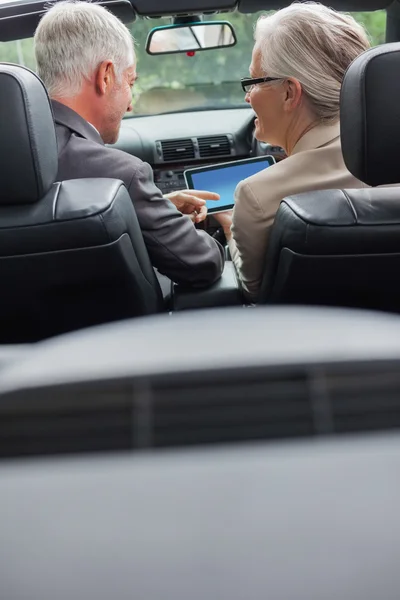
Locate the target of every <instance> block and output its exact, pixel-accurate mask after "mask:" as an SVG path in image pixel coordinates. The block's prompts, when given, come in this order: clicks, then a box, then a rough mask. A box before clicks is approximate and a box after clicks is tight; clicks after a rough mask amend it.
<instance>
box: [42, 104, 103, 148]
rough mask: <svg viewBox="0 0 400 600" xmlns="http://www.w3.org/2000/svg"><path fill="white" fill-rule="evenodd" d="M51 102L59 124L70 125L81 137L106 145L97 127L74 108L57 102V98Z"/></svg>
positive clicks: (69, 127) (55, 119)
mask: <svg viewBox="0 0 400 600" xmlns="http://www.w3.org/2000/svg"><path fill="white" fill-rule="evenodd" d="M51 104H52V107H53V113H54V121H55V122H56V123H57V124H58V125H63V126H64V127H68V129H71V130H72V131H74V132H75V133H77V134H78V135H79V136H80V137H83V138H85V139H87V140H92V141H93V142H97V143H98V144H102V145H104V142H103V140H102V138H101V136H100V134H99V132H98V131H97V129H96V128H95V127H93V125H91V124H90V123H88V122H87V121H85V119H84V118H83V117H81V116H80V115H79V114H78V113H77V112H75V111H74V110H72V108H69V107H68V106H65V104H62V103H61V102H57V101H56V100H52V101H51Z"/></svg>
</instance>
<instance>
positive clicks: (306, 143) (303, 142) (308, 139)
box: [292, 121, 340, 154]
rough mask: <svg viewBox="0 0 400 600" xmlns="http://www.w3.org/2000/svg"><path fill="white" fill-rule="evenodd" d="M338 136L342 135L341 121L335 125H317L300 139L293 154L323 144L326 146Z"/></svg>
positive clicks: (319, 146)
mask: <svg viewBox="0 0 400 600" xmlns="http://www.w3.org/2000/svg"><path fill="white" fill-rule="evenodd" d="M338 137H340V123H339V121H337V123H334V124H333V125H316V126H315V127H313V128H312V129H310V131H307V133H305V134H304V135H303V137H301V138H300V139H299V141H298V142H297V144H296V145H295V147H294V148H293V152H292V154H297V153H298V152H303V150H314V149H315V148H321V146H326V145H327V144H329V143H330V142H332V141H333V140H334V139H336V138H338Z"/></svg>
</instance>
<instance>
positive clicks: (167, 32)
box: [146, 21, 236, 54]
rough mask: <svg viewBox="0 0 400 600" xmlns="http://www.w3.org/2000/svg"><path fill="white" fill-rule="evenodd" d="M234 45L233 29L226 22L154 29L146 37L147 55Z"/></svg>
mask: <svg viewBox="0 0 400 600" xmlns="http://www.w3.org/2000/svg"><path fill="white" fill-rule="evenodd" d="M235 44H236V36H235V32H234V30H233V27H232V25H231V24H230V23H228V22H227V21H210V22H206V23H204V22H202V23H192V24H189V25H167V26H165V27H155V28H154V29H152V30H151V31H150V33H149V35H148V36H147V41H146V52H148V54H175V53H178V52H199V51H200V50H211V49H213V48H226V47H227V46H234V45H235Z"/></svg>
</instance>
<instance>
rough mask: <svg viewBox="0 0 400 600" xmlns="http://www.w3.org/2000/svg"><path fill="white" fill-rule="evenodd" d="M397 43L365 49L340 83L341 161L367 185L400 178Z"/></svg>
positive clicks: (399, 63)
mask: <svg viewBox="0 0 400 600" xmlns="http://www.w3.org/2000/svg"><path fill="white" fill-rule="evenodd" d="M399 74H400V43H398V42H396V43H393V44H385V45H383V46H378V47H376V48H371V49H370V50H367V51H366V52H364V53H363V54H361V55H360V56H358V57H357V58H356V60H355V61H354V62H353V63H352V64H351V65H350V67H349V68H348V70H347V72H346V74H345V76H344V80H343V85H342V91H341V98H340V129H341V140H342V151H343V157H344V162H345V163H346V166H347V168H348V169H349V171H350V172H351V173H352V174H353V175H354V176H355V177H357V179H360V180H361V181H364V182H365V183H367V184H369V185H373V186H375V185H383V184H391V183H400V165H399V157H400V76H399Z"/></svg>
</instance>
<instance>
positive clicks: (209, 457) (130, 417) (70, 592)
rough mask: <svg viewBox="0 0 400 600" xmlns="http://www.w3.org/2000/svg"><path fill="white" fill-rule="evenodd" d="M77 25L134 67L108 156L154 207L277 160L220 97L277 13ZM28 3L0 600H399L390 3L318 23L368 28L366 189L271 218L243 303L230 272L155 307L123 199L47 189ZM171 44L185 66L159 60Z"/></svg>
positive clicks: (300, 199) (300, 201)
mask: <svg viewBox="0 0 400 600" xmlns="http://www.w3.org/2000/svg"><path fill="white" fill-rule="evenodd" d="M100 4H101V5H102V6H105V7H106V8H108V9H109V10H110V11H111V12H113V13H114V14H115V15H117V16H118V17H119V18H120V19H121V20H122V21H123V22H124V23H126V24H127V25H128V26H129V27H131V28H132V29H131V31H132V33H133V35H134V36H135V38H136V43H137V53H138V57H139V58H138V69H139V79H138V84H137V90H138V91H134V94H137V95H136V96H135V95H134V111H133V114H132V115H131V114H127V115H126V116H125V118H124V119H123V121H122V125H121V131H120V136H119V139H118V141H117V142H116V144H115V147H116V148H118V149H120V150H123V151H125V152H128V153H130V154H132V155H134V156H137V157H139V158H140V159H142V160H143V161H145V162H148V163H149V164H150V165H151V167H152V169H153V173H154V180H155V183H156V185H157V186H158V187H159V188H160V189H161V191H162V192H163V193H167V192H170V191H176V190H180V189H184V188H185V187H186V185H185V179H184V171H185V170H186V169H188V168H191V167H202V166H206V165H214V164H224V163H229V162H233V161H235V160H237V159H247V158H252V157H259V156H265V155H271V156H273V157H274V159H275V160H276V161H280V160H285V153H284V150H283V149H282V148H280V147H277V146H274V145H272V144H269V143H268V142H259V141H258V140H256V139H255V137H254V135H253V133H254V119H255V115H254V112H253V111H252V109H251V108H250V107H249V106H248V104H246V103H245V102H244V97H243V96H244V95H243V93H242V92H241V89H240V78H241V77H243V76H245V75H247V71H248V64H249V63H250V53H246V51H247V49H250V52H251V47H252V44H253V26H254V22H255V20H256V18H257V16H258V15H259V14H260V11H269V10H277V9H279V8H282V7H283V6H285V5H287V4H288V3H287V2H285V1H284V0H276V1H275V2H272V1H268V0H105V1H101V2H100ZM46 6H47V3H46V2H44V1H43V0H40V1H37V0H34V1H27V0H11V1H9V0H0V118H1V127H0V156H1V164H2V166H1V171H0V172H1V175H0V280H1V281H2V286H1V296H0V298H1V300H0V309H1V310H0V473H1V476H0V509H1V510H0V515H1V516H0V530H1V532H2V534H1V536H0V539H1V541H0V597H1V598H4V599H7V600H8V599H10V600H13V599H14V598H15V599H16V600H25V599H26V600H28V599H29V600H50V599H52V600H53V599H54V598H57V600H64V599H65V600H67V599H68V600H69V599H70V598H85V599H88V600H90V599H92V598H93V599H94V598H96V600H103V599H104V600H106V599H108V598H110V597H111V596H112V597H114V598H115V600H125V599H128V598H132V597H134V598H135V599H138V600H141V599H142V598H143V599H145V598H146V600H147V599H154V600H158V599H160V600H161V598H162V599H163V600H164V599H165V598H171V599H172V598H173V599H174V600H181V599H182V600H183V599H185V600H187V599H188V598H191V599H193V600H196V599H197V598H198V599H199V600H200V598H205V597H210V598H218V599H220V598H225V597H226V598H230V599H231V600H242V599H243V598H246V599H248V600H250V599H253V598H254V600H255V599H256V598H260V597H265V596H266V595H267V596H270V597H272V598H277V599H279V598H282V600H291V599H293V600H295V599H304V600H306V599H307V600H309V599H310V598H318V599H321V600H325V599H326V600H336V599H337V598H341V599H344V600H358V599H360V600H361V599H362V600H372V599H374V600H375V599H376V598H377V597H379V598H382V599H383V600H391V599H393V600H395V599H396V600H397V599H398V598H399V594H400V576H399V572H398V568H397V562H398V561H397V556H398V552H399V539H400V536H399V532H398V528H399V526H396V524H395V523H396V522H398V519H396V515H397V510H396V509H397V504H398V500H399V498H400V486H399V483H398V482H399V479H398V476H397V472H398V468H399V463H400V443H399V437H398V428H399V427H400V378H399V375H398V373H399V360H400V320H399V319H400V317H399V313H400V283H399V282H398V280H397V272H398V270H399V267H400V187H399V183H400V181H399V180H400V169H399V166H398V162H399V161H398V157H399V155H400V142H399V140H400V118H399V117H400V104H399V101H398V99H399V97H400V78H399V76H398V73H399V71H400V3H399V2H397V0H396V1H395V2H393V3H392V4H389V3H388V2H387V1H386V0H348V1H347V0H334V1H333V2H330V3H329V6H331V7H333V8H336V9H337V10H343V11H352V12H354V13H360V11H362V15H367V16H368V15H378V13H379V18H381V17H382V18H383V19H384V25H385V26H384V30H383V31H382V32H380V33H379V35H380V36H381V37H379V35H378V34H376V35H377V36H378V37H376V38H374V39H375V42H376V43H374V44H373V47H372V48H371V50H368V51H367V52H365V53H364V54H362V55H361V56H359V57H358V58H357V59H356V60H355V61H354V62H353V63H352V65H351V66H350V67H349V69H348V71H347V72H346V75H345V78H344V81H343V85H342V90H341V105H340V126H341V141H342V151H343V157H344V161H345V164H346V166H347V168H348V170H349V171H350V172H351V173H352V174H353V175H354V176H355V177H357V178H358V179H360V180H361V181H363V182H364V183H365V184H367V185H368V186H369V187H366V188H363V189H353V190H339V189H337V190H325V191H315V192H310V193H304V194H299V195H295V196H291V197H287V198H284V199H283V200H282V202H281V205H280V208H279V210H278V213H277V215H276V218H275V222H274V225H273V228H272V233H271V237H270V241H269V247H268V254H267V256H266V257H265V266H264V274H263V281H262V286H261V294H260V298H259V302H258V304H257V305H252V304H250V303H249V302H248V301H246V299H245V297H244V295H243V293H242V290H241V288H240V284H239V281H238V278H237V276H236V272H235V269H234V266H233V263H232V262H231V261H230V260H227V261H226V264H225V269H224V272H223V274H222V277H221V278H220V279H219V280H218V281H217V282H216V283H214V284H213V285H211V286H209V287H207V288H203V289H191V288H187V287H185V286H182V285H177V284H174V283H170V282H167V284H166V285H163V286H161V285H160V280H159V278H158V277H157V275H156V273H155V271H154V269H153V267H152V265H151V262H150V259H149V256H148V253H147V250H146V246H145V243H144V241H143V237H142V234H141V230H140V227H139V223H138V220H137V217H136V213H135V209H134V206H133V204H132V201H131V199H130V196H129V194H128V192H127V190H126V188H125V187H124V185H123V183H122V182H121V181H119V180H113V179H104V178H103V179H100V178H99V179H80V180H69V181H57V143H56V136H55V127H54V120H53V114H52V110H51V105H50V102H49V98H48V95H47V92H46V90H45V88H44V85H43V83H42V82H41V81H40V79H39V78H38V76H37V75H36V74H35V72H34V71H35V66H34V64H33V63H32V60H33V59H32V56H33V54H32V36H33V34H34V31H35V28H36V27H37V24H38V22H39V20H40V18H41V16H42V15H43V14H44V12H45V10H46ZM375 11H378V12H376V13H375ZM360 14H361V13H360ZM367 16H365V17H364V18H367ZM208 22H210V26H211V25H212V27H214V28H215V27H217V26H218V23H222V22H223V23H224V25H223V28H224V29H223V32H224V35H223V36H221V35H220V34H218V35H219V38H218V40H219V41H215V39H216V38H214V37H213V36H211V37H210V40H211V41H210V42H209V43H208V47H207V44H205V43H204V42H202V43H200V41H199V40H200V38H201V36H199V34H197V35H194V34H193V31H194V30H196V28H197V30H198V28H201V27H203V26H204V27H205V23H208ZM225 23H226V25H225ZM170 25H171V32H172V33H173V34H174V35H175V37H176V40H178V42H179V44H182V45H181V46H180V47H179V49H178V50H177V49H176V48H177V47H178V46H176V47H175V46H173V47H172V46H171V47H170V48H167V50H164V51H160V50H159V49H157V48H159V46H157V43H158V42H157V35H158V34H159V33H160V32H161V34H162V36H164V35H165V31H164V30H168V27H169V26H170ZM172 26H173V27H172ZM212 27H211V29H212ZM225 28H226V31H225ZM184 30H185V31H184ZM186 30H188V31H186ZM135 32H137V34H136V33H135ZM176 32H180V33H179V35H178V34H177V33H176ZM179 36H180V37H179ZM193 38H194V39H195V42H193ZM163 39H165V37H163ZM204 39H205V38H204ZM176 40H174V43H178V42H176ZM188 40H189V41H188ZM221 40H222V41H221ZM224 40H226V41H224ZM244 41H245V42H246V45H244ZM156 42H157V43H156ZM163 43H164V42H163ZM193 44H194V45H193ZM171 48H172V49H171ZM245 49H246V51H245ZM211 57H213V58H211ZM211 61H214V62H213V63H212V62H211ZM211 64H212V65H213V68H212V74H213V76H215V77H216V80H215V81H213V80H212V78H211V77H210V71H211ZM157 65H159V66H157ZM196 69H197V71H198V72H197V73H196V75H198V80H195V74H194V73H195V72H196ZM239 69H243V70H244V72H240V71H239ZM246 69H247V70H246ZM142 71H143V78H142V80H141V72H142ZM228 71H229V74H228ZM224 73H225V74H226V75H224V76H223V74H224ZM231 73H232V74H231ZM146 77H148V79H146ZM224 77H226V79H224ZM218 78H219V79H218ZM166 79H167V80H168V81H167V83H165V81H166ZM146 86H147V87H146ZM197 226H198V227H200V228H204V229H205V230H206V231H208V232H209V233H210V235H215V236H216V237H217V239H221V237H220V235H221V232H220V231H219V230H218V224H217V222H216V221H215V219H213V217H212V216H210V217H208V218H207V219H206V221H205V222H204V223H201V224H200V225H197ZM227 258H229V255H228V253H227ZM397 461H399V462H397Z"/></svg>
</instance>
